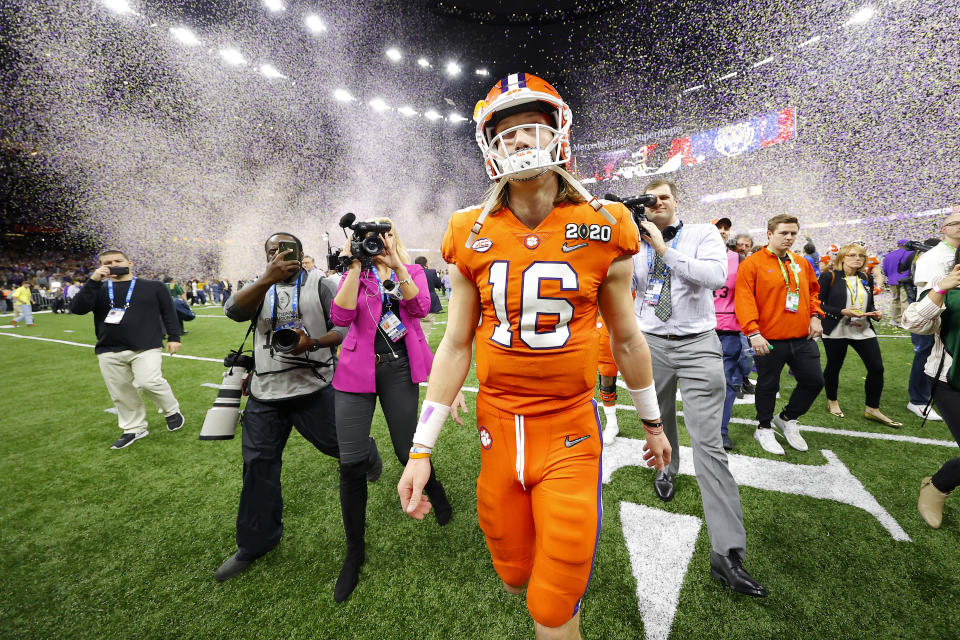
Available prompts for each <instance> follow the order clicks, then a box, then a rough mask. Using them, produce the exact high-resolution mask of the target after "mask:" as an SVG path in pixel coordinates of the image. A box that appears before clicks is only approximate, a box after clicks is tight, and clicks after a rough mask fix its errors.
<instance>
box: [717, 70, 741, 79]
mask: <svg viewBox="0 0 960 640" xmlns="http://www.w3.org/2000/svg"><path fill="white" fill-rule="evenodd" d="M736 77H737V72H736V71H731V72H730V73H728V74H727V75H725V76H720V77H719V78H717V80H729V79H730V78H736Z"/></svg>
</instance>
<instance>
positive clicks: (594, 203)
mask: <svg viewBox="0 0 960 640" xmlns="http://www.w3.org/2000/svg"><path fill="white" fill-rule="evenodd" d="M547 171H553V172H555V173H557V174H559V175H560V176H562V177H563V178H564V179H565V180H566V181H567V182H569V183H570V184H571V185H573V188H574V189H576V190H577V193H579V194H580V195H581V196H583V198H584V200H586V201H587V204H589V205H590V206H591V207H593V210H594V211H599V212H600V213H602V214H603V217H604V218H606V220H607V222H609V223H610V224H616V223H617V219H616V218H614V217H613V214H611V213H610V212H609V211H607V208H606V207H604V206H603V203H601V202H600V200H598V199H597V198H596V197H595V196H594V195H593V194H592V193H590V192H589V191H587V189H586V187H584V186H583V185H582V184H580V181H579V180H577V179H576V178H574V177H573V176H572V175H570V174H569V173H568V172H567V170H566V169H564V168H563V167H561V166H559V165H553V166H550V167H546V168H544V170H543V171H542V172H541V173H539V174H537V175H535V176H532V177H530V178H518V179H513V178H510V176H504V177H503V178H501V179H500V181H499V182H497V188H496V189H494V190H493V192H492V193H491V194H490V197H489V198H487V201H486V203H484V205H483V210H482V211H481V212H480V215H479V216H478V217H477V221H476V222H474V223H473V227H471V229H470V235H469V236H467V243H466V245H464V246H465V247H466V248H467V249H469V248H471V247H472V246H473V241H474V240H476V239H477V235H478V234H479V233H480V229H482V228H483V223H484V221H485V220H486V219H487V215H488V214H489V213H490V209H492V208H493V205H494V203H495V202H496V201H497V200H498V199H499V198H500V193H501V192H503V190H504V188H506V186H507V183H508V182H511V181H513V182H526V181H528V180H533V179H535V178H539V177H540V176H542V175H543V174H544V173H546V172H547Z"/></svg>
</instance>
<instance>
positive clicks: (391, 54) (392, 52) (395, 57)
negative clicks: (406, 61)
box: [387, 47, 403, 62]
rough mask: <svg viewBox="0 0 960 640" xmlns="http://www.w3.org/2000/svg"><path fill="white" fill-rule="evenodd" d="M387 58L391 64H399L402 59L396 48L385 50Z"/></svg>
mask: <svg viewBox="0 0 960 640" xmlns="http://www.w3.org/2000/svg"><path fill="white" fill-rule="evenodd" d="M387 57H388V58H390V60H392V61H393V62H400V59H401V58H403V54H402V53H400V50H399V49H397V48H396V47H391V48H389V49H387Z"/></svg>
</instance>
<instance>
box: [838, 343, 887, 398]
mask: <svg viewBox="0 0 960 640" xmlns="http://www.w3.org/2000/svg"><path fill="white" fill-rule="evenodd" d="M848 346H850V347H853V350H854V351H856V352H857V355H858V356H860V360H862V361H863V366H864V367H866V368H867V380H866V382H864V383H863V392H864V395H865V397H866V405H867V406H868V407H873V408H874V409H876V408H877V407H879V406H880V394H882V393H883V357H882V356H881V355H880V341H879V340H877V338H876V337H873V338H866V339H865V340H848V339H846V338H824V339H823V350H824V351H825V352H826V354H827V366H826V368H825V369H824V370H823V380H824V383H825V388H824V391H825V393H826V394H827V400H836V399H837V388H838V387H839V385H840V369H841V368H843V360H844V358H846V356H847V347H848Z"/></svg>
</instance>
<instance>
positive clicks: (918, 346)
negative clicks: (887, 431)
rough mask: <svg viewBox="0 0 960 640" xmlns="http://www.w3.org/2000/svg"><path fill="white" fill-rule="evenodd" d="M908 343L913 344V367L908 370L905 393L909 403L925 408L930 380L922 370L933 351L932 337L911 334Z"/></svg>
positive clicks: (928, 399)
mask: <svg viewBox="0 0 960 640" xmlns="http://www.w3.org/2000/svg"><path fill="white" fill-rule="evenodd" d="M910 341H911V342H912V343H913V367H911V368H910V383H909V385H908V386H907V391H908V393H909V394H910V402H912V403H913V404H916V405H920V406H921V407H925V406H927V403H928V402H930V378H928V377H927V376H926V375H924V373H923V368H924V367H925V366H926V364H927V356H929V355H930V352H931V351H933V336H920V335H917V334H915V333H911V334H910Z"/></svg>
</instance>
